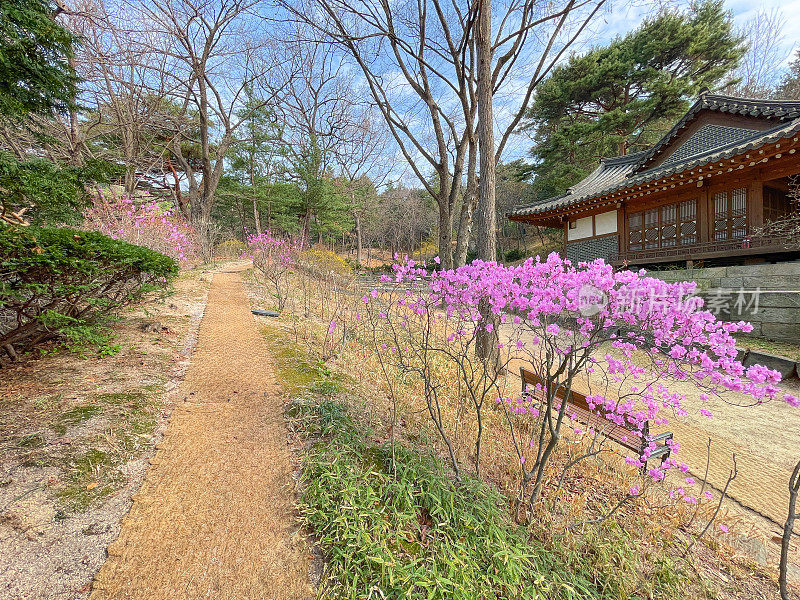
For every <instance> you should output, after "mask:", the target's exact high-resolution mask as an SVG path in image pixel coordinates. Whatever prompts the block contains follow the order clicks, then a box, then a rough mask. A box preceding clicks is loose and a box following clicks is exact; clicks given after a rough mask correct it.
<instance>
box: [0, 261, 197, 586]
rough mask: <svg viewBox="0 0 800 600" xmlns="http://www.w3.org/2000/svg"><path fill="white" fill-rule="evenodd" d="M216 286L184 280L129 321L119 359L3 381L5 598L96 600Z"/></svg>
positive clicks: (62, 361) (1, 573)
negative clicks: (92, 599) (97, 577)
mask: <svg viewBox="0 0 800 600" xmlns="http://www.w3.org/2000/svg"><path fill="white" fill-rule="evenodd" d="M207 279H208V275H207V274H206V273H204V272H203V271H202V270H197V271H192V272H189V273H184V274H182V275H181V277H180V278H179V280H178V281H177V282H176V284H175V290H174V294H173V295H172V296H170V297H168V298H166V299H165V300H164V301H162V302H156V303H149V304H147V305H145V306H143V307H137V308H136V309H135V310H133V311H131V312H128V313H125V314H124V315H123V317H122V319H121V320H120V322H119V323H118V324H117V325H116V327H115V330H116V331H117V332H118V336H117V339H116V340H115V343H119V344H120V345H121V346H122V349H121V351H120V352H119V353H118V354H116V355H115V356H106V357H88V358H81V357H79V356H77V355H75V354H70V353H66V352H60V353H56V354H54V355H49V356H45V357H43V358H39V359H35V358H29V357H26V358H24V359H23V360H22V361H21V362H20V363H19V364H16V365H12V366H10V367H6V368H4V369H3V370H2V371H0V598H2V599H9V600H12V599H13V600H19V599H23V598H24V599H37V600H38V599H45V598H47V599H58V600H61V599H65V600H66V599H69V600H79V599H82V598H86V597H88V595H89V590H90V584H91V581H92V578H93V576H94V574H95V573H96V571H97V569H98V568H99V567H100V565H101V564H102V563H103V561H104V560H105V557H106V552H105V551H106V546H107V545H108V543H109V542H110V541H111V540H113V539H114V538H115V537H116V536H117V534H118V533H119V523H120V520H121V519H122V517H123V515H124V514H125V513H126V512H127V511H128V509H129V508H130V505H131V496H132V495H133V493H134V492H135V491H136V490H137V489H138V488H139V486H140V485H141V482H142V479H143V477H144V472H145V470H146V467H147V460H146V459H147V456H149V455H150V454H151V453H152V450H153V446H154V443H155V440H157V439H158V438H159V437H160V434H161V432H162V431H163V427H164V425H165V424H166V419H167V417H168V414H169V409H170V404H171V400H170V397H171V390H174V389H175V388H176V387H177V385H178V384H179V382H180V380H181V379H182V377H183V374H184V372H185V370H186V367H187V365H188V363H189V357H190V355H191V352H192V348H193V347H194V344H195V341H196V333H197V327H198V325H199V322H200V318H201V317H202V312H203V307H204V304H205V298H206V294H207V290H208V282H207ZM156 321H157V322H158V323H159V324H160V327H159V326H156ZM143 325H150V327H149V331H148V332H147V333H144V332H143V331H142V330H141V326H143Z"/></svg>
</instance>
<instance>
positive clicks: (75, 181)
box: [0, 0, 89, 225]
mask: <svg viewBox="0 0 800 600" xmlns="http://www.w3.org/2000/svg"><path fill="white" fill-rule="evenodd" d="M54 15H55V8H54V7H53V6H51V5H50V3H49V2H46V1H44V0H2V2H0V125H2V127H3V130H4V132H6V133H7V135H6V136H5V138H4V139H3V140H1V141H0V221H6V222H10V223H16V224H23V225H24V224H27V222H28V221H27V219H28V218H29V215H26V214H25V213H26V212H27V211H29V210H31V209H38V213H39V214H38V215H37V216H38V218H39V219H42V218H46V217H49V218H51V219H53V220H55V219H65V218H67V217H68V216H69V215H70V214H74V208H75V207H76V206H77V205H78V201H79V199H80V198H81V195H82V192H83V182H84V179H85V176H86V175H87V174H88V173H89V169H86V168H83V169H81V168H76V167H74V166H69V167H62V166H61V165H57V164H55V163H52V162H49V161H47V160H45V159H43V158H30V156H31V154H34V155H35V154H36V152H35V149H33V150H34V151H33V152H31V150H32V149H29V148H21V147H19V145H18V144H15V143H11V142H9V139H8V138H12V139H13V133H14V132H15V131H17V130H18V129H22V130H28V129H33V125H32V123H31V119H32V118H33V117H42V118H47V117H48V116H50V115H51V114H52V113H53V112H58V113H62V114H64V113H67V112H68V111H70V110H71V109H73V108H74V107H75V96H76V93H77V83H78V78H77V76H76V75H75V71H74V69H73V68H72V67H71V66H70V64H69V58H70V57H71V56H72V44H73V43H74V37H73V36H72V34H71V33H70V32H69V31H67V30H66V29H65V28H64V27H62V26H61V25H59V24H58V23H57V22H56V21H55V20H54ZM34 133H36V132H35V131H34Z"/></svg>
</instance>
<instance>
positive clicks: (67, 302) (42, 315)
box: [0, 227, 178, 358]
mask: <svg viewBox="0 0 800 600" xmlns="http://www.w3.org/2000/svg"><path fill="white" fill-rule="evenodd" d="M177 272H178V266H177V264H176V262H175V261H174V260H172V259H171V258H169V257H167V256H164V255H163V254H159V253H158V252H155V251H153V250H148V249H147V248H142V247H140V246H134V245H133V244H129V243H127V242H123V241H120V240H112V239H111V238H109V237H107V236H105V235H102V234H100V233H96V232H87V231H76V230H73V229H51V228H17V227H0V346H2V347H3V348H4V349H5V350H6V352H7V353H8V354H9V355H10V356H11V357H12V358H13V357H14V356H15V355H16V352H18V351H25V350H29V349H30V348H32V347H34V346H35V345H36V344H39V343H41V342H43V341H46V340H49V339H53V338H56V337H61V338H64V339H67V340H68V341H71V342H73V343H76V344H78V345H79V346H85V345H86V344H87V343H96V342H97V341H98V340H100V339H105V340H106V341H107V339H108V338H107V337H105V338H103V336H100V337H98V331H102V330H98V329H92V328H93V327H96V326H102V323H103V322H105V321H106V320H107V319H108V317H109V316H110V315H111V314H113V312H114V311H115V310H116V309H119V308H120V307H123V306H126V305H128V304H131V303H133V302H136V301H139V300H141V299H142V298H144V297H145V296H147V295H149V294H152V293H154V292H156V291H158V290H163V289H164V288H165V287H166V285H167V283H168V282H169V281H170V280H171V279H172V278H173V277H174V276H175V275H176V274H177ZM112 349H113V348H112Z"/></svg>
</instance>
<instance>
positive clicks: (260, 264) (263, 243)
mask: <svg viewBox="0 0 800 600" xmlns="http://www.w3.org/2000/svg"><path fill="white" fill-rule="evenodd" d="M301 247H302V246H301V244H300V243H299V242H298V241H296V240H293V239H290V238H288V237H283V236H280V235H277V234H275V233H273V232H272V231H270V230H269V229H267V230H266V231H263V232H262V233H260V234H258V235H255V234H251V235H248V236H247V249H246V250H245V252H244V254H243V257H247V258H252V259H253V266H254V267H255V268H256V269H257V271H258V272H259V273H260V274H261V276H262V277H263V278H264V279H265V280H266V282H267V283H268V284H269V285H270V287H271V288H272V296H273V297H274V298H275V302H276V304H277V308H278V310H283V309H284V307H285V306H286V298H287V296H288V294H289V271H290V270H291V269H292V268H294V266H295V263H296V262H297V256H298V254H299V252H300V250H301Z"/></svg>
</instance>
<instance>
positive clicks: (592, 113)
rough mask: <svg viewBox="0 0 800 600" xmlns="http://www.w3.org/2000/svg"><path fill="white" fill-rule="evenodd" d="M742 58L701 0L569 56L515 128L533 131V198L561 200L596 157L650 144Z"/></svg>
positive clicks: (739, 46)
mask: <svg viewBox="0 0 800 600" xmlns="http://www.w3.org/2000/svg"><path fill="white" fill-rule="evenodd" d="M744 51H745V46H744V43H743V40H742V38H740V37H739V36H737V35H736V34H735V32H734V30H733V25H732V21H731V17H730V15H729V14H728V13H727V12H726V11H725V10H724V9H723V5H722V2H721V1H718V0H708V1H706V2H704V3H702V4H699V5H696V6H694V7H693V8H692V9H691V10H690V11H689V12H679V11H677V10H664V11H662V12H660V13H659V14H658V15H657V16H655V17H653V18H651V19H648V20H646V21H645V22H644V23H643V24H642V25H641V26H640V27H639V28H638V29H636V30H635V31H633V32H631V33H629V34H627V35H625V36H624V37H618V38H616V39H614V40H613V41H612V42H611V43H610V44H609V45H607V46H605V47H599V48H595V49H593V50H591V51H590V52H588V53H586V54H584V55H580V56H579V55H572V56H571V57H570V58H569V60H568V61H567V62H566V63H565V64H563V65H561V66H559V67H557V68H556V69H555V70H554V71H553V74H552V75H551V76H550V77H549V78H548V79H547V80H546V81H545V82H544V83H543V84H542V85H541V86H540V88H539V89H538V91H537V96H536V99H535V102H534V104H533V106H532V107H531V109H530V111H529V112H528V114H527V121H526V122H525V125H524V126H523V128H524V129H527V130H530V131H533V132H534V140H535V142H536V145H535V146H534V147H533V149H532V151H531V155H532V157H533V159H534V164H533V166H532V167H531V168H530V172H531V173H532V174H534V175H535V180H534V186H535V188H536V193H537V196H538V197H549V196H553V195H557V194H560V193H563V192H564V191H565V190H566V188H567V187H569V186H570V185H572V184H574V183H575V182H577V181H579V180H580V179H581V178H582V177H584V176H585V175H586V174H588V172H590V171H591V169H593V168H594V167H595V166H596V164H597V162H598V160H599V159H600V158H602V157H604V156H616V155H621V154H627V153H629V152H632V151H636V150H641V149H644V148H646V147H647V146H649V145H650V144H652V143H653V142H654V141H656V140H657V139H658V137H659V136H660V135H661V134H662V133H663V132H664V131H666V130H667V129H668V128H669V125H670V124H671V123H672V122H673V121H674V119H675V118H677V117H678V116H679V115H680V114H682V113H683V111H685V110H686V108H687V106H688V101H689V99H691V98H693V97H694V96H696V95H697V94H698V92H699V91H700V90H701V89H702V88H704V87H708V88H714V87H715V86H720V87H722V85H721V84H722V82H723V81H724V78H725V75H726V74H727V73H728V72H730V70H731V69H732V68H733V67H735V66H736V65H737V64H738V62H739V61H740V60H741V58H742V56H743V54H744Z"/></svg>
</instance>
